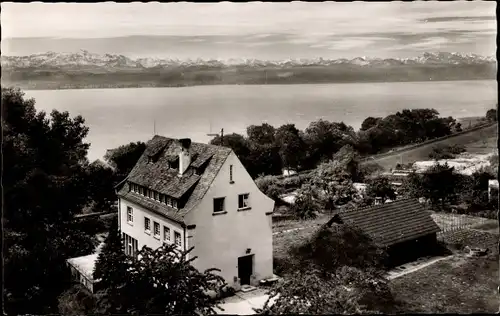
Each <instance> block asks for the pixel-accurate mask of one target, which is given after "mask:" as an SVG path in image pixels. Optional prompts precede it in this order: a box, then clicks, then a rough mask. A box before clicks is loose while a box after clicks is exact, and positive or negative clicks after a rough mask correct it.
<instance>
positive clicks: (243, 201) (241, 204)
mask: <svg viewBox="0 0 500 316" xmlns="http://www.w3.org/2000/svg"><path fill="white" fill-rule="evenodd" d="M248 196H249V194H248V193H245V194H240V195H238V208H239V209H243V208H248V207H250V203H249V201H248Z"/></svg>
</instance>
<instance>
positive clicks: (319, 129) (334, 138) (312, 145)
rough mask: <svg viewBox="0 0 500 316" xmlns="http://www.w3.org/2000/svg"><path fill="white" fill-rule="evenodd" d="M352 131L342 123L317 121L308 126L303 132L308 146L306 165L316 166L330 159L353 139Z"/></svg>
mask: <svg viewBox="0 0 500 316" xmlns="http://www.w3.org/2000/svg"><path fill="white" fill-rule="evenodd" d="M355 137H356V136H355V133H354V129H353V128H352V127H350V126H347V125H346V124H344V123H343V122H341V123H335V122H329V121H326V120H322V119H320V120H318V121H315V122H312V123H311V124H309V126H308V127H307V128H306V129H305V131H304V140H305V142H306V144H307V146H308V151H309V152H308V155H307V164H308V165H309V166H314V165H317V164H318V163H321V162H326V161H328V160H330V159H332V156H333V154H334V153H336V152H337V151H338V150H339V149H340V148H342V147H343V146H345V145H347V144H352V143H353V142H354V139H355Z"/></svg>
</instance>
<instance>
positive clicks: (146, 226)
mask: <svg viewBox="0 0 500 316" xmlns="http://www.w3.org/2000/svg"><path fill="white" fill-rule="evenodd" d="M144 231H145V232H146V233H150V232H151V220H150V219H149V218H147V217H144Z"/></svg>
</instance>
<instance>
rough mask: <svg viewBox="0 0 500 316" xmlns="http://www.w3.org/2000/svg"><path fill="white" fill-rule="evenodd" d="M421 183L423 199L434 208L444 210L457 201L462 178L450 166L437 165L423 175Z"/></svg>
mask: <svg viewBox="0 0 500 316" xmlns="http://www.w3.org/2000/svg"><path fill="white" fill-rule="evenodd" d="M421 181H422V182H421V188H422V189H421V190H422V194H423V197H425V198H426V199H429V200H430V202H431V203H432V204H433V205H434V206H439V207H441V208H444V207H445V205H446V204H449V203H455V202H456V201H457V198H458V193H459V192H460V188H461V184H462V177H461V176H460V175H458V174H457V173H455V169H454V168H453V167H450V166H448V164H443V165H441V164H435V165H434V166H433V167H431V168H429V169H428V170H427V171H426V172H424V173H423V175H422V180H421Z"/></svg>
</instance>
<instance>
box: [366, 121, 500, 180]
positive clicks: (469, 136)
mask: <svg viewBox="0 0 500 316" xmlns="http://www.w3.org/2000/svg"><path fill="white" fill-rule="evenodd" d="M497 137H498V124H493V125H489V126H486V127H482V128H477V129H472V130H470V131H464V132H463V133H461V134H458V135H453V136H451V137H448V138H445V139H441V140H436V141H432V142H429V143H426V144H421V145H418V146H416V147H414V148H410V149H408V150H402V151H400V152H394V153H390V154H387V155H381V156H379V157H373V159H370V160H369V161H370V162H375V163H377V164H379V165H381V166H382V167H384V169H386V170H389V169H390V168H394V167H395V166H396V165H397V164H398V163H403V164H407V163H413V162H415V161H419V160H429V153H430V152H431V151H432V148H433V147H434V146H438V145H464V146H465V147H466V149H467V151H468V152H471V153H476V154H477V153H479V154H487V153H490V152H492V151H493V150H495V148H496V147H497V146H496V145H497ZM469 147H470V148H469ZM480 147H482V148H480ZM480 149H481V150H480Z"/></svg>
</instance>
